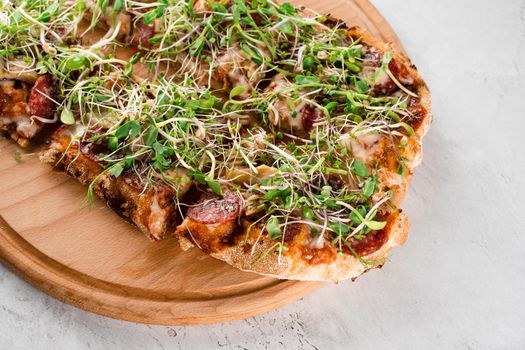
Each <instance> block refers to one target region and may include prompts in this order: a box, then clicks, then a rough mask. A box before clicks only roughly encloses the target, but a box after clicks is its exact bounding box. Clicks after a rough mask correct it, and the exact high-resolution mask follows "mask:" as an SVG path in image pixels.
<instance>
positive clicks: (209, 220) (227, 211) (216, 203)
mask: <svg viewBox="0 0 525 350" xmlns="http://www.w3.org/2000/svg"><path fill="white" fill-rule="evenodd" d="M241 205H242V199H241V197H240V196H239V195H237V194H235V193H234V192H232V191H229V190H226V191H225V193H224V195H223V196H222V197H220V196H217V195H213V194H210V193H204V194H203V195H202V196H201V197H200V198H199V200H198V201H197V205H195V206H193V207H191V208H190V209H189V210H188V217H189V218H190V219H192V220H195V221H198V222H200V223H203V224H218V223H223V222H226V221H230V220H234V219H235V218H237V217H238V216H239V215H240V213H241Z"/></svg>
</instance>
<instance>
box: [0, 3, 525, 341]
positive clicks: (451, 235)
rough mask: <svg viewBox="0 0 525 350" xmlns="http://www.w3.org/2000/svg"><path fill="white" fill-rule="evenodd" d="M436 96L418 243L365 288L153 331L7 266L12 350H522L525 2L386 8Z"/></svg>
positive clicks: (2, 298)
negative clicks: (33, 283)
mask: <svg viewBox="0 0 525 350" xmlns="http://www.w3.org/2000/svg"><path fill="white" fill-rule="evenodd" d="M374 4H375V5H376V6H377V7H378V8H379V10H380V11H381V12H382V13H383V14H384V16H385V17H386V18H387V19H388V20H389V21H390V23H391V24H392V26H393V27H394V29H395V30H396V31H397V33H398V34H399V36H400V37H401V40H402V41H403V43H404V45H405V47H406V49H407V51H408V53H409V54H410V56H411V57H412V59H413V61H414V62H415V63H416V64H417V66H418V67H419V69H420V71H421V73H422V74H423V76H424V77H425V78H426V80H427V82H428V84H429V86H430V88H431V90H432V92H433V96H434V115H435V121H434V124H433V126H432V128H431V130H430V132H429V134H428V136H427V138H426V139H425V142H424V145H425V151H426V154H425V159H424V162H423V165H422V166H421V167H420V168H419V169H418V172H417V174H416V176H415V178H414V182H413V186H412V188H411V190H410V192H409V194H408V197H407V198H406V201H405V204H404V208H405V209H406V211H407V212H408V214H409V215H410V218H411V222H412V230H411V237H410V240H409V242H408V244H407V245H406V246H405V247H403V248H401V249H397V250H395V252H394V254H393V256H392V261H391V263H389V264H387V265H386V267H385V268H384V269H383V270H381V271H373V272H371V273H369V274H367V275H366V276H364V278H362V279H360V280H359V281H358V282H356V283H352V282H345V283H341V284H339V285H327V286H326V287H324V288H322V289H320V290H319V291H317V292H316V293H314V294H312V295H310V296H309V297H307V298H304V299H303V300H301V301H299V302H297V303H295V304H292V305H289V306H287V307H284V308H282V309H280V310H278V311H275V312H271V313H268V314H265V315H261V316H258V317H254V318H250V319H247V320H244V321H239V322H233V323H230V324H222V325H212V326H202V327H156V326H146V325H140V324H132V323H127V322H121V321H115V320H111V319H107V318H104V317H99V316H96V315H92V314H89V313H86V312H83V311H80V310H77V309H75V308H73V307H70V306H67V305H64V304H62V303H60V302H58V301H56V300H54V299H52V298H50V297H47V296H46V295H44V294H43V293H41V292H39V291H37V290H35V289H33V288H32V287H30V286H29V285H27V284H26V283H24V282H23V281H21V280H20V279H19V278H18V277H16V276H15V275H14V274H13V273H11V272H9V271H7V270H6V269H5V268H4V267H2V266H0V348H1V349H27V348H31V349H120V348H124V349H129V350H131V349H186V348H189V349H206V348H224V349H343V348H344V349H525V300H524V298H525V251H524V247H525V228H524V227H525V204H524V199H523V197H524V195H525V175H524V174H525V155H524V152H525V136H524V135H523V133H524V131H525V112H524V109H525V103H524V102H525V1H521V0H505V1H489V0H485V1H481V0H477V1H476V0H440V1H424V2H423V1H418V0H375V1H374Z"/></svg>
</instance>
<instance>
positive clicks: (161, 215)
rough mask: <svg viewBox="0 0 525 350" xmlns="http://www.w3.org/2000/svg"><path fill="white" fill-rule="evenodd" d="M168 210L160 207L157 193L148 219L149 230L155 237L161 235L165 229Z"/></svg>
mask: <svg viewBox="0 0 525 350" xmlns="http://www.w3.org/2000/svg"><path fill="white" fill-rule="evenodd" d="M165 218H166V210H165V209H162V208H161V206H160V205H159V200H158V196H157V194H156V193H155V194H154V195H153V200H152V201H151V206H150V215H149V217H148V229H149V231H150V232H151V233H153V234H154V235H156V234H161V233H162V232H163V229H164V224H165Z"/></svg>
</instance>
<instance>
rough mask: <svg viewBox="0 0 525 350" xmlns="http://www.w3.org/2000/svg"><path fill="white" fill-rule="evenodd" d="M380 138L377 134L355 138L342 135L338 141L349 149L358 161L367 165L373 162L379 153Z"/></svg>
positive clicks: (380, 146)
mask: <svg viewBox="0 0 525 350" xmlns="http://www.w3.org/2000/svg"><path fill="white" fill-rule="evenodd" d="M382 138H383V136H382V135H379V134H364V135H360V136H357V137H355V138H354V137H352V136H350V135H343V136H342V137H341V139H340V140H341V143H342V144H343V145H345V146H346V147H347V148H349V149H351V151H352V154H353V155H354V157H355V158H356V159H357V160H358V161H360V162H363V163H368V162H370V161H372V160H374V159H375V157H376V156H377V154H378V153H379V152H380V151H381V148H382V145H383V143H382V142H381V139H382Z"/></svg>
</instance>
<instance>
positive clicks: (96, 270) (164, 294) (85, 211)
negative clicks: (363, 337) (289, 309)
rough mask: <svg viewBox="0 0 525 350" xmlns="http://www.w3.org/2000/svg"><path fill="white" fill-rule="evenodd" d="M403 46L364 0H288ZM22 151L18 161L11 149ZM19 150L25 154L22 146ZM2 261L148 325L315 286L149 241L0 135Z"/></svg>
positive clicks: (290, 295) (250, 309)
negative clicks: (89, 204) (93, 204)
mask: <svg viewBox="0 0 525 350" xmlns="http://www.w3.org/2000/svg"><path fill="white" fill-rule="evenodd" d="M292 2H294V3H296V4H301V5H305V6H307V7H309V8H312V9H315V10H317V11H318V12H320V13H324V14H333V15H334V17H337V18H341V19H343V20H345V21H347V23H349V24H351V25H360V26H362V27H364V28H366V29H368V30H369V31H371V32H372V33H373V34H375V35H376V36H377V37H378V38H380V39H381V40H383V41H388V42H391V43H393V45H394V47H395V48H396V49H398V50H402V48H401V45H400V43H399V41H398V39H397V37H396V35H395V33H394V32H393V31H392V29H391V28H390V26H389V25H388V23H387V22H386V21H385V19H384V18H383V17H381V15H380V14H379V13H378V12H377V10H376V9H375V8H374V7H373V6H372V5H371V4H370V3H369V2H368V1H367V0H347V1H345V0H302V1H292ZM17 152H22V153H23V154H22V159H21V161H17V160H16V159H15V158H16V157H15V154H17ZM24 152H25V153H24ZM0 258H1V259H2V261H3V262H4V264H6V265H7V266H9V267H10V268H11V269H12V270H14V271H15V272H16V273H17V274H18V275H20V276H21V277H22V278H23V279H25V280H26V281H28V282H29V283H31V284H32V285H34V286H35V287H37V288H39V289H41V290H42V291H44V292H45V293H47V294H49V295H51V296H53V297H55V298H57V299H59V300H61V301H64V302H66V303H68V304H71V305H74V306H76V307H79V308H81V309H84V310H87V311H91V312H95V313H97V314H101V315H105V316H109V317H113V318H118V319H123V320H129V321H135V322H144V323H155V324H164V325H189V324H207V323H215V322H224V321H229V320H234V319H241V318H245V317H249V316H252V315H256V314H259V313H262V312H266V311H269V310H272V309H275V308H277V307H280V306H283V305H285V304H287V303H290V302H292V301H294V300H297V299H299V298H301V297H303V296H305V295H307V294H309V293H310V292H312V291H314V290H315V289H317V288H318V287H320V286H321V285H322V284H321V283H314V282H296V281H280V280H276V279H272V278H269V277H263V276H259V275H256V274H252V273H247V272H241V271H239V270H237V269H234V268H232V267H230V266H228V265H226V264H225V263H223V262H221V261H218V260H215V259H213V258H210V257H208V256H206V255H204V254H202V253H201V252H200V251H199V250H197V249H191V250H189V251H187V252H182V251H181V250H180V248H179V247H178V244H177V242H176V241H175V240H166V241H162V242H151V241H149V240H148V239H147V238H145V237H144V236H143V235H142V233H140V232H139V231H138V230H137V229H136V228H135V227H133V226H131V225H130V224H128V223H127V222H125V221H124V220H123V219H122V218H121V217H119V216H118V215H116V214H114V213H113V212H112V211H111V210H110V209H108V208H106V207H105V206H104V205H103V204H102V202H96V204H95V206H94V207H92V208H90V207H89V206H88V205H87V203H86V188H84V187H83V186H81V185H80V184H79V183H78V182H77V181H76V180H72V179H70V178H68V177H67V176H65V175H63V174H60V173H57V172H54V171H52V169H51V168H50V167H49V166H47V165H44V164H41V163H40V162H39V160H38V157H37V155H36V154H35V153H31V151H29V152H27V151H22V150H20V149H19V148H18V147H17V146H15V145H13V144H12V143H11V142H10V141H8V140H5V139H0Z"/></svg>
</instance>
